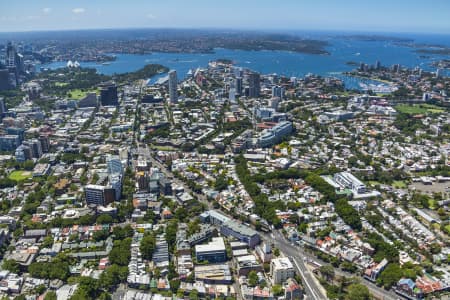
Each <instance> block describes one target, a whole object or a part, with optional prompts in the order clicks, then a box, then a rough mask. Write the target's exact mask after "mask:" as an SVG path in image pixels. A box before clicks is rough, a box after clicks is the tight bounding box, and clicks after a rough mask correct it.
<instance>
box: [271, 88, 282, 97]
mask: <svg viewBox="0 0 450 300" xmlns="http://www.w3.org/2000/svg"><path fill="white" fill-rule="evenodd" d="M272 97H278V98H280V99H283V98H284V87H281V86H279V85H275V86H273V87H272Z"/></svg>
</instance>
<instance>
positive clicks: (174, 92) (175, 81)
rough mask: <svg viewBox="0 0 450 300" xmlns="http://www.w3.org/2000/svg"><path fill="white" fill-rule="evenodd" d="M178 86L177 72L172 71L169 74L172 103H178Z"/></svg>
mask: <svg viewBox="0 0 450 300" xmlns="http://www.w3.org/2000/svg"><path fill="white" fill-rule="evenodd" d="M177 86H178V78H177V71H175V70H171V71H170V72H169V97H170V102H171V103H177V102H178V93H177Z"/></svg>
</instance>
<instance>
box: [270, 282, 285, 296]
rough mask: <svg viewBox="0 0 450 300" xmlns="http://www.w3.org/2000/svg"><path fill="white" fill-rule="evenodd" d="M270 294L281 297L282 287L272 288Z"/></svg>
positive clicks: (275, 286)
mask: <svg viewBox="0 0 450 300" xmlns="http://www.w3.org/2000/svg"><path fill="white" fill-rule="evenodd" d="M272 292H273V295H274V296H281V295H282V294H283V287H282V286H281V285H279V284H275V285H273V286H272Z"/></svg>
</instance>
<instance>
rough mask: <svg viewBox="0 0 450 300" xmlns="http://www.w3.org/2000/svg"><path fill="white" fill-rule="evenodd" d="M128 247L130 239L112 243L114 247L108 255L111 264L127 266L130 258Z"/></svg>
mask: <svg viewBox="0 0 450 300" xmlns="http://www.w3.org/2000/svg"><path fill="white" fill-rule="evenodd" d="M130 246H131V238H126V239H124V240H122V241H119V240H117V241H114V246H113V248H112V250H111V252H110V253H109V260H110V262H111V264H117V265H119V266H128V264H129V262H130V258H131V252H130Z"/></svg>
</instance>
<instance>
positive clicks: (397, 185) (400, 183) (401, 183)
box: [392, 180, 407, 189]
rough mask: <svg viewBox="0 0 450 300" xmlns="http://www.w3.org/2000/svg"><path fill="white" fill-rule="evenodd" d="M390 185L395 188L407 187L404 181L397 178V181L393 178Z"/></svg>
mask: <svg viewBox="0 0 450 300" xmlns="http://www.w3.org/2000/svg"><path fill="white" fill-rule="evenodd" d="M392 186H393V187H394V188H397V189H406V188H407V185H406V182H404V181H401V180H399V181H396V180H394V182H393V183H392Z"/></svg>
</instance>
